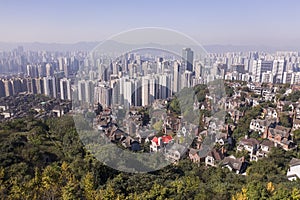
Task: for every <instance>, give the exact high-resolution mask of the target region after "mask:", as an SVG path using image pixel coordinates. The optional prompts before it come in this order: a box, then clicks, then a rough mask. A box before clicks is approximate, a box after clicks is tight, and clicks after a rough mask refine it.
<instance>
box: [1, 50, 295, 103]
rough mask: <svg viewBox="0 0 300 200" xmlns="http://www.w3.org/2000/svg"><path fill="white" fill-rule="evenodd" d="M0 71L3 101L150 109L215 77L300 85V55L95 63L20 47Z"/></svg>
mask: <svg viewBox="0 0 300 200" xmlns="http://www.w3.org/2000/svg"><path fill="white" fill-rule="evenodd" d="M156 55H157V54H156ZM158 55H159V54H158ZM0 72H1V77H0V97H4V96H11V95H16V94H18V93H22V92H26V93H33V94H44V95H47V96H50V97H53V98H61V99H64V100H71V99H72V100H74V102H75V103H78V104H80V105H87V106H92V105H94V104H97V103H98V102H99V103H101V104H102V105H104V106H112V105H126V106H147V105H150V104H151V103H152V102H153V101H154V100H155V99H167V98H169V97H171V96H173V95H174V94H176V93H177V92H179V91H180V90H181V89H183V88H185V87H192V86H195V85H197V84H203V83H207V82H209V81H211V80H214V79H216V78H222V79H227V80H242V81H248V82H264V83H289V84H299V83H300V54H299V53H298V52H276V53H275V54H267V53H262V52H248V53H244V52H237V53H221V54H216V53H210V54H208V55H207V56H206V57H205V58H203V59H202V60H197V59H195V58H194V52H193V50H192V49H191V48H183V49H182V55H181V56H178V55H172V54H169V55H166V54H164V56H154V55H151V54H150V53H144V54H142V53H140V52H131V53H126V54H124V55H121V56H120V57H118V58H117V59H115V58H114V59H112V58H110V57H109V56H105V57H101V58H93V59H91V58H90V57H89V56H88V53H87V52H81V51H76V52H64V53H62V52H44V51H38V52H34V51H24V49H23V48H22V47H18V48H17V49H14V50H12V51H9V52H0Z"/></svg>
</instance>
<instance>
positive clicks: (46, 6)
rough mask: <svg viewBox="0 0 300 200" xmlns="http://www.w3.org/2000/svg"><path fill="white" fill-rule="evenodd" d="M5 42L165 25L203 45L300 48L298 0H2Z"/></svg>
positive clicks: (90, 37)
mask: <svg viewBox="0 0 300 200" xmlns="http://www.w3.org/2000/svg"><path fill="white" fill-rule="evenodd" d="M0 2H1V6H0V26H1V28H0V41H2V42H34V41H37V42H58V43H60V42H64V43H74V42H78V41H100V40H103V39H106V38H107V37H109V36H111V35H113V34H116V33H118V32H120V31H125V30H128V29H132V28H138V27H145V26H146V27H165V28H170V29H175V30H177V31H180V32H183V33H186V34H187V35H189V36H191V37H193V38H195V39H196V40H198V41H199V42H200V43H202V44H204V45H205V44H233V45H271V46H282V45H284V46H298V47H299V46H300V17H299V14H300V1H298V0H281V1H279V0H251V1H246V0H219V1H214V0H206V1H200V0H198V1H196V0H194V1H192V0H180V1H179V0H178V1H176V0H151V1H146V0H144V1H142V0H120V1H112V0H109V1H88V0H87V1H83V0H82V1H76V0H69V1H63V0H60V1H59V0H35V1H34V0H18V1H16V0H5V1H4V0H2V1H0Z"/></svg>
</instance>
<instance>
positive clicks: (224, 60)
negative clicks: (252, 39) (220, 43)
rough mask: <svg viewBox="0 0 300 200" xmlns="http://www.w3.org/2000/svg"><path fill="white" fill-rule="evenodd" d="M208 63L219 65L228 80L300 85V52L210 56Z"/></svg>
mask: <svg viewBox="0 0 300 200" xmlns="http://www.w3.org/2000/svg"><path fill="white" fill-rule="evenodd" d="M207 62H208V63H210V64H212V65H217V66H218V68H219V69H220V70H221V71H222V73H223V76H224V78H225V79H227V80H242V81H252V82H263V83H283V84H286V83H288V84H299V83H300V64H299V63H300V55H299V53H298V52H276V53H275V54H266V53H258V52H250V53H242V52H240V53H226V54H210V56H209V58H207Z"/></svg>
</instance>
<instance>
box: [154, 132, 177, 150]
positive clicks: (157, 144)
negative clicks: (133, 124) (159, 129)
mask: <svg viewBox="0 0 300 200" xmlns="http://www.w3.org/2000/svg"><path fill="white" fill-rule="evenodd" d="M171 142H173V138H172V136H170V135H164V136H162V137H154V138H153V139H152V140H151V144H150V152H157V151H160V150H161V149H163V148H164V147H165V146H166V145H167V144H169V143H171Z"/></svg>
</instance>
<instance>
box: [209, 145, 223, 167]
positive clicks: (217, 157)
mask: <svg viewBox="0 0 300 200" xmlns="http://www.w3.org/2000/svg"><path fill="white" fill-rule="evenodd" d="M222 149H224V148H222ZM223 158H224V152H223V151H222V150H217V149H213V150H211V151H210V152H209V153H208V154H207V156H206V157H205V165H206V166H213V167H214V166H217V164H218V163H219V162H220V161H221V160H223Z"/></svg>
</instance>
